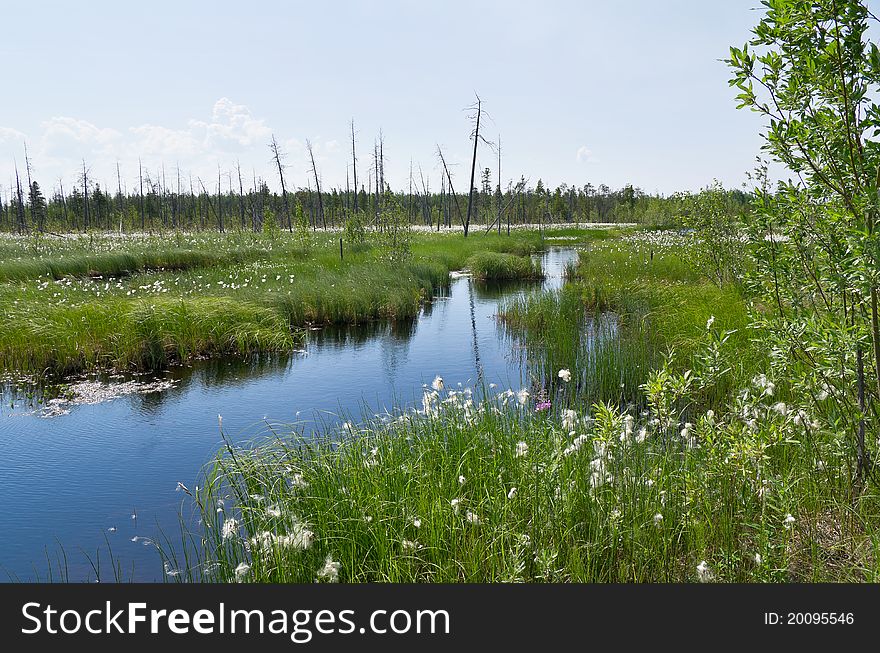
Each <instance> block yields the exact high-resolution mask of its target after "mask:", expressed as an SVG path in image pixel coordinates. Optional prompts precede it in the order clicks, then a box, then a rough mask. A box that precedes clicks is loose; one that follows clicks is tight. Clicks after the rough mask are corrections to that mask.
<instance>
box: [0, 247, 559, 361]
mask: <svg viewBox="0 0 880 653" xmlns="http://www.w3.org/2000/svg"><path fill="white" fill-rule="evenodd" d="M541 244H542V239H541V237H540V235H539V234H536V233H530V232H518V233H515V234H513V235H512V236H511V237H507V236H498V235H495V234H491V235H484V234H475V235H473V236H472V237H469V238H467V239H465V238H463V237H462V236H461V235H458V234H450V235H434V234H431V235H418V234H415V235H413V237H412V242H411V250H410V256H409V257H408V258H407V259H406V260H405V261H403V262H401V261H395V260H391V259H390V257H389V252H388V251H387V250H386V249H385V248H384V247H383V245H382V243H381V241H378V240H377V239H376V238H371V239H370V240H369V241H368V242H367V243H364V244H361V245H357V246H349V245H347V244H344V247H343V256H342V258H340V255H339V240H338V236H336V235H334V234H321V235H317V236H315V237H314V238H313V243H312V244H311V246H310V247H308V248H304V247H303V244H302V243H301V242H300V241H299V240H297V239H294V238H289V237H287V236H285V235H284V234H282V235H279V236H276V237H274V238H269V237H267V236H263V235H261V234H260V235H253V234H241V233H235V234H227V235H218V234H205V235H181V234H177V235H175V236H172V237H164V238H162V237H147V236H133V237H112V236H106V235H105V236H83V237H70V238H61V239H57V238H56V239H47V238H42V239H34V238H16V237H7V238H3V239H2V240H0V255H2V257H0V304H2V305H3V306H4V307H5V309H6V315H5V318H6V319H5V320H4V321H3V322H2V324H0V368H2V369H3V370H6V371H10V370H12V371H23V372H30V373H39V374H44V375H45V376H47V377H58V376H63V375H66V374H73V373H79V372H83V371H92V370H97V369H161V368H163V367H165V366H167V365H170V364H173V363H177V362H181V361H186V360H188V359H191V358H194V357H198V356H213V355H220V354H249V353H253V352H255V351H277V350H284V349H290V348H293V347H296V346H299V344H300V343H301V338H300V337H299V336H298V333H299V331H300V330H301V328H303V327H306V326H311V325H319V326H320V325H331V324H360V323H365V322H370V321H375V320H392V321H395V320H411V319H413V318H414V317H415V316H417V315H418V312H419V310H420V309H421V307H422V305H423V304H424V303H425V302H429V301H431V299H432V298H433V297H434V296H436V295H437V294H440V293H442V292H443V291H444V289H445V288H446V287H448V285H449V272H450V271H451V270H458V269H462V268H464V267H465V266H466V265H467V263H468V261H469V260H472V259H473V258H474V256H476V255H478V254H488V255H489V256H491V257H498V258H499V259H501V260H505V261H506V259H507V258H510V259H512V260H514V261H516V262H517V263H525V264H526V265H528V266H529V269H530V270H532V268H531V264H530V262H529V258H528V256H525V257H524V258H523V257H520V256H516V255H513V254H510V253H509V252H515V253H516V254H522V255H527V254H531V253H533V252H536V251H538V250H539V248H540V247H541ZM532 273H533V272H532Z"/></svg>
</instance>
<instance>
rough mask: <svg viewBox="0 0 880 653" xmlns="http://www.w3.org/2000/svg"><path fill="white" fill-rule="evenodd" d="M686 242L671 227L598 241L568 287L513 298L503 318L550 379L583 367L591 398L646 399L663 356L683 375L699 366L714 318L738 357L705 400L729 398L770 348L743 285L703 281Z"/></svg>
mask: <svg viewBox="0 0 880 653" xmlns="http://www.w3.org/2000/svg"><path fill="white" fill-rule="evenodd" d="M682 246H683V245H682V242H680V241H679V240H677V239H676V238H675V236H674V235H671V234H669V233H668V232H666V233H664V232H639V233H636V234H633V235H630V236H628V237H626V238H617V239H613V240H605V241H603V240H597V241H595V242H591V243H589V244H588V245H587V247H585V248H584V249H582V250H581V251H580V252H579V258H578V263H577V265H575V266H574V267H572V268H571V269H569V270H568V271H567V276H568V278H569V283H568V284H567V285H566V286H565V287H564V288H563V289H562V290H561V291H555V292H550V293H537V294H532V295H528V296H526V297H523V298H517V299H514V300H512V301H509V302H507V303H505V304H504V305H503V306H502V308H501V311H500V315H501V317H502V320H503V321H504V323H505V324H506V325H507V327H508V329H509V331H510V333H511V334H512V335H513V336H514V337H516V338H517V339H518V341H519V342H521V343H522V344H523V345H524V346H525V351H526V352H527V355H528V356H529V357H530V359H531V361H532V364H533V368H534V369H538V370H541V372H540V375H541V376H542V377H543V378H544V379H545V381H546V382H551V381H552V378H553V375H554V374H555V371H556V370H559V369H561V368H570V369H577V370H580V371H581V372H580V378H579V380H578V387H579V388H580V389H581V391H583V392H584V393H585V397H586V398H587V399H588V400H590V401H595V400H614V401H624V402H635V403H641V402H643V397H642V396H641V392H640V389H639V386H640V385H641V384H642V383H643V382H644V380H645V378H646V376H647V374H648V372H649V371H650V370H652V369H654V368H656V367H658V366H659V365H660V364H661V362H662V361H663V360H664V358H665V357H670V358H671V359H672V362H673V367H674V369H677V370H679V371H684V370H685V369H688V368H689V367H691V366H692V365H693V364H694V357H695V356H698V355H700V354H701V352H702V351H703V349H704V346H705V344H706V338H707V328H706V325H707V323H708V321H709V319H710V318H714V320H713V323H712V324H713V328H714V329H715V330H716V331H722V332H730V334H729V336H728V338H729V341H730V343H729V347H730V348H732V349H735V350H736V351H737V356H736V359H735V360H734V361H732V369H731V370H730V373H729V374H727V375H726V376H725V380H724V382H723V383H722V384H720V385H718V386H717V387H713V388H712V389H711V391H709V392H708V393H707V394H706V395H705V396H703V397H701V398H700V404H701V405H705V406H709V405H712V404H715V403H717V402H721V401H724V400H725V399H726V398H727V396H728V393H729V391H730V389H731V388H733V387H735V386H737V385H742V384H743V383H745V382H747V381H748V380H749V379H750V378H751V377H752V376H753V375H754V374H756V373H757V372H759V371H761V370H762V369H764V365H765V363H766V352H764V351H762V350H761V348H760V346H758V345H757V344H756V343H755V340H756V339H757V338H758V334H756V333H754V331H753V330H752V329H750V328H749V325H750V318H749V304H748V300H747V298H746V297H745V296H744V295H743V293H742V291H741V290H740V289H739V288H738V287H736V286H734V285H728V286H724V287H722V288H719V287H718V286H716V285H715V284H713V283H711V282H709V281H708V280H706V279H705V278H703V277H702V276H701V275H700V274H699V273H698V272H696V271H695V270H694V269H693V268H692V266H691V265H689V264H688V262H687V261H686V260H685V259H684V258H683V257H682V256H681V247H682ZM603 313H604V314H610V315H613V316H614V318H613V319H614V324H615V337H604V338H603V337H601V334H602V332H603V329H604V330H606V331H607V330H608V328H609V326H608V324H605V325H604V327H603V325H602V322H601V320H598V319H597V317H596V316H598V315H600V314H603ZM597 327H599V328H598V329H597ZM597 331H598V333H599V334H600V337H598V338H597V337H595V333H596V332H597Z"/></svg>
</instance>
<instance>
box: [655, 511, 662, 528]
mask: <svg viewBox="0 0 880 653" xmlns="http://www.w3.org/2000/svg"><path fill="white" fill-rule="evenodd" d="M662 523H663V515H661V514H660V513H659V512H658V513H657V514H656V515H654V526H656V527H657V528H660V524H662Z"/></svg>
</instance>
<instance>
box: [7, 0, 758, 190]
mask: <svg viewBox="0 0 880 653" xmlns="http://www.w3.org/2000/svg"><path fill="white" fill-rule="evenodd" d="M759 4H760V3H759V1H758V0H723V1H722V0H712V1H709V0H702V1H701V0H663V1H656V0H655V1H648V0H633V1H632V2H608V1H607V0H606V1H597V0H583V1H581V2H564V1H555V0H546V1H545V2H542V3H533V2H528V3H526V2H404V1H396V2H395V1H392V2H367V1H351V2H322V3H318V2H313V1H312V2H259V1H253V2H247V3H244V2H222V1H221V2H184V1H182V0H178V1H176V2H165V1H159V0H152V1H151V2H149V3H131V2H128V3H123V2H87V3H69V2H64V3H61V2H57V3H49V2H39V1H38V0H36V1H29V2H9V1H8V0H6V1H4V7H3V18H4V20H3V23H4V30H3V32H4V33H3V36H2V38H0V56H2V60H3V61H5V62H6V63H7V65H6V66H4V70H3V74H2V83H3V87H4V93H3V101H2V103H0V186H2V187H4V188H8V186H9V179H10V176H11V174H12V165H13V160H14V159H16V160H17V161H18V163H19V166H21V165H22V163H23V146H22V143H23V141H24V140H26V141H27V143H28V148H29V152H30V155H31V159H32V165H33V168H34V171H35V176H36V178H37V179H38V180H40V181H41V183H42V185H43V186H44V187H46V188H48V189H51V188H52V187H54V186H55V185H57V182H58V179H59V178H62V179H63V180H64V183H65V186H69V185H71V184H72V183H73V182H74V181H75V178H76V176H77V174H78V172H77V170H78V169H79V168H80V167H81V165H82V163H81V161H82V159H85V160H86V163H87V165H88V166H89V168H90V169H91V172H92V176H93V178H95V179H97V180H103V181H105V182H106V183H108V184H109V185H110V186H111V187H112V188H115V185H116V172H115V167H116V162H117V160H118V161H119V163H120V166H121V170H122V174H123V178H124V180H125V183H126V185H127V186H128V188H129V189H131V188H133V184H134V180H135V179H136V177H137V163H138V158H139V157H140V158H141V159H142V160H143V163H144V166H145V168H146V169H148V170H149V171H150V172H151V173H152V174H154V175H155V174H156V171H157V170H158V169H159V167H160V166H161V165H162V164H163V163H164V166H165V172H166V176H167V178H168V179H169V180H170V179H171V178H173V177H176V170H177V168H178V166H179V167H180V169H181V171H182V174H183V175H184V179H185V180H187V181H186V183H188V175H189V174H190V173H192V175H193V177H194V178H195V177H197V176H198V177H201V178H202V179H204V180H205V183H206V185H209V182H208V180H209V179H210V180H212V181H211V182H210V183H211V184H216V178H217V166H218V164H219V165H220V167H221V169H222V170H223V171H224V174H225V172H226V171H228V170H231V169H232V168H233V167H234V166H235V164H236V161H240V162H241V166H242V168H243V171H244V175H245V178H246V179H247V178H248V177H251V176H252V174H253V172H252V171H254V170H255V171H256V174H257V175H261V176H265V177H266V178H267V179H269V181H270V185H275V177H276V176H275V175H274V174H273V172H272V167H271V164H270V158H269V156H270V155H269V151H268V148H267V143H268V141H269V138H270V135H271V134H273V133H274V134H275V136H276V137H277V139H278V140H279V142H280V143H282V146H283V148H284V149H285V150H286V151H287V153H288V156H287V160H286V164H287V171H286V174H287V175H288V177H289V181H288V183H290V184H293V185H296V186H305V185H306V183H307V181H308V178H309V177H308V176H309V173H310V165H309V163H308V161H307V157H306V153H305V148H304V144H305V141H306V139H309V140H311V142H312V143H313V145H314V147H315V153H316V156H317V159H318V164H317V165H318V168H319V172H320V174H321V177H322V183H323V184H324V185H325V186H331V185H344V183H345V174H346V166H347V165H348V164H349V162H350V150H349V148H350V145H349V141H348V139H349V134H348V129H349V126H348V123H349V120H351V119H352V118H354V120H355V124H356V128H357V137H358V148H359V152H358V154H359V157H358V158H359V170H358V173H359V177H360V178H361V179H364V178H365V176H366V171H367V167H368V166H369V163H370V161H369V155H370V154H371V151H372V145H373V142H374V140H375V138H376V137H377V135H378V133H379V130H380V129H381V130H382V131H383V134H384V137H385V153H386V157H387V164H386V171H387V177H388V178H389V180H390V183H391V184H392V186H393V187H395V188H398V189H399V188H404V187H405V186H406V185H407V184H408V176H409V166H410V160H411V159H412V161H413V165H414V166H415V169H416V170H418V166H421V168H422V170H423V171H424V173H425V175H426V176H427V177H428V178H429V179H430V183H431V186H432V188H434V189H439V185H440V167H439V164H438V161H437V157H436V154H435V150H436V147H435V146H436V144H437V143H439V144H440V145H441V146H443V148H444V151H445V153H446V154H447V158H448V159H449V160H450V162H452V163H453V164H454V167H453V174H454V175H455V178H456V179H457V183H456V188H457V189H459V190H464V189H465V188H466V186H467V181H466V179H467V174H468V170H467V161H468V159H469V157H470V143H469V140H468V135H469V131H470V127H469V124H468V121H467V112H466V111H464V108H465V107H467V106H468V105H469V104H471V103H472V102H473V99H474V97H473V96H474V91H476V92H478V93H479V94H480V96H481V97H482V98H483V100H484V102H485V108H486V110H487V111H488V113H489V116H490V118H489V119H487V120H486V121H485V123H484V126H485V135H486V137H487V138H489V139H490V140H496V139H497V137H498V135H499V134H500V135H501V139H502V144H503V155H504V157H503V162H502V177H503V179H504V180H505V182H504V183H505V185H506V182H507V180H508V179H510V178H516V179H518V178H519V177H520V175H525V176H526V177H527V178H529V179H530V180H531V182H532V184H534V183H535V182H537V180H538V178H542V179H543V180H544V182H545V184H550V185H554V186H555V185H556V184H559V183H561V182H567V183H569V184H572V183H574V184H577V185H579V186H580V185H583V184H585V183H587V182H590V183H592V184H594V185H597V186H598V185H599V184H602V183H605V184H607V185H609V186H611V187H612V188H619V187H621V186H623V185H624V184H626V183H632V184H634V185H636V186H639V187H641V188H643V189H645V190H646V191H649V192H654V191H659V192H663V193H672V192H675V191H677V190H684V189H697V188H700V187H702V186H705V185H706V184H708V183H710V182H711V181H712V179H713V178H717V179H719V180H721V181H722V182H723V183H724V184H725V185H726V186H728V187H735V186H739V185H740V184H741V183H742V182H743V181H744V180H745V172H746V171H748V170H751V169H752V168H753V164H754V158H755V156H756V155H757V154H758V152H759V147H760V144H761V139H760V136H759V133H760V130H761V121H760V119H759V118H758V117H757V116H755V115H753V114H750V113H748V112H745V111H737V110H736V109H735V102H734V95H735V94H734V92H733V90H732V89H730V88H729V87H728V84H727V80H728V77H729V75H728V72H727V69H726V67H725V65H724V64H723V63H721V62H720V61H719V60H720V59H722V58H724V57H725V56H727V53H728V47H729V46H730V45H732V44H736V45H742V43H743V42H744V41H746V40H747V39H748V38H749V30H750V29H751V27H752V26H753V25H754V24H755V23H756V22H757V21H758V19H759V16H760V11H759V10H758V9H756V8H757V7H759ZM12 89H15V91H14V92H12ZM480 165H481V167H490V168H492V170H493V178H494V176H495V168H496V163H495V154H494V153H492V152H491V151H490V150H489V149H488V148H483V149H482V151H481V155H480ZM224 179H225V177H224ZM196 183H197V182H196ZM226 183H227V182H226V181H224V184H226ZM246 183H247V182H246Z"/></svg>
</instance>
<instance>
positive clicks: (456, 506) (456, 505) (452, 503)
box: [449, 499, 461, 515]
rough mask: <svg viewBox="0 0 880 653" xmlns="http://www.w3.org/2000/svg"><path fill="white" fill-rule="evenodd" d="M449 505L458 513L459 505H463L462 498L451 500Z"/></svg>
mask: <svg viewBox="0 0 880 653" xmlns="http://www.w3.org/2000/svg"><path fill="white" fill-rule="evenodd" d="M449 505H450V506H452V510H453V512H455V514H456V515H457V514H458V511H459V507H460V506H461V499H453V500H452V501H450V502H449Z"/></svg>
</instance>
